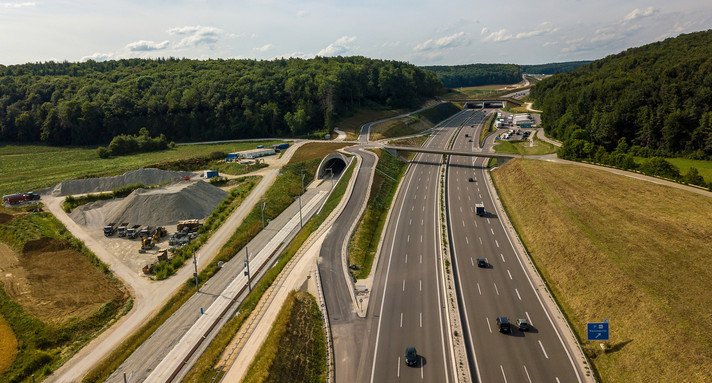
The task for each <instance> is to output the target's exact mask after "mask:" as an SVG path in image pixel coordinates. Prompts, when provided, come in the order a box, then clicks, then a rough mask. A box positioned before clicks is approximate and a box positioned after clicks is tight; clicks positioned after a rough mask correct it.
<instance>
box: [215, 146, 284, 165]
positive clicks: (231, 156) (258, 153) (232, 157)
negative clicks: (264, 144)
mask: <svg viewBox="0 0 712 383" xmlns="http://www.w3.org/2000/svg"><path fill="white" fill-rule="evenodd" d="M276 153H277V151H276V150H274V148H261V149H251V150H243V151H241V152H234V153H228V155H227V158H226V159H225V161H227V162H232V161H237V160H241V159H245V158H249V159H254V158H259V157H264V156H271V155H273V154H276Z"/></svg>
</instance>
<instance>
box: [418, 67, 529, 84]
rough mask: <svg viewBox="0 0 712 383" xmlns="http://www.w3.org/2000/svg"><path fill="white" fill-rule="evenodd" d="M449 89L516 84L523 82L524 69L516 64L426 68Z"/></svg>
mask: <svg viewBox="0 0 712 383" xmlns="http://www.w3.org/2000/svg"><path fill="white" fill-rule="evenodd" d="M422 68H423V69H426V70H429V71H432V72H434V73H435V74H436V75H437V76H438V78H439V79H440V80H441V81H442V82H443V85H445V86H446V87H448V88H458V87H465V86H480V85H490V84H514V83H517V82H519V81H521V80H522V67H521V66H519V65H515V64H468V65H450V66H445V65H436V66H424V67H422Z"/></svg>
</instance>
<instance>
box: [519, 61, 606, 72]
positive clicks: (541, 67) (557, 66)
mask: <svg viewBox="0 0 712 383" xmlns="http://www.w3.org/2000/svg"><path fill="white" fill-rule="evenodd" d="M591 62H592V61H590V60H588V61H568V62H562V63H550V64H538V65H522V70H523V71H524V73H526V74H556V73H566V72H570V71H572V70H574V69H576V68H579V67H582V66H584V65H587V64H590V63H591Z"/></svg>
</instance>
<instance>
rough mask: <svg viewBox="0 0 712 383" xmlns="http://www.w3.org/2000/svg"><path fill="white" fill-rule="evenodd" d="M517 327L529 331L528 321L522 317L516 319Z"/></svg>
mask: <svg viewBox="0 0 712 383" xmlns="http://www.w3.org/2000/svg"><path fill="white" fill-rule="evenodd" d="M517 327H518V328H519V331H529V322H527V320H526V319H524V318H519V319H517Z"/></svg>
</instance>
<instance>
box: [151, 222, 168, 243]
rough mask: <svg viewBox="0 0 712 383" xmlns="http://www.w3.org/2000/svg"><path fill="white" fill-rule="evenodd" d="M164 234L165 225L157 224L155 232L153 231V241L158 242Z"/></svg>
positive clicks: (166, 232)
mask: <svg viewBox="0 0 712 383" xmlns="http://www.w3.org/2000/svg"><path fill="white" fill-rule="evenodd" d="M166 234H168V230H166V228H165V227H163V226H159V227H157V228H156V232H155V233H153V242H154V243H155V242H158V241H160V240H161V238H163V237H165V236H166Z"/></svg>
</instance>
